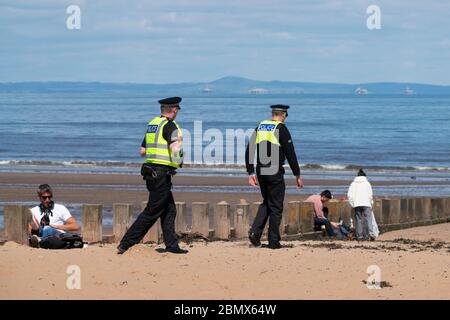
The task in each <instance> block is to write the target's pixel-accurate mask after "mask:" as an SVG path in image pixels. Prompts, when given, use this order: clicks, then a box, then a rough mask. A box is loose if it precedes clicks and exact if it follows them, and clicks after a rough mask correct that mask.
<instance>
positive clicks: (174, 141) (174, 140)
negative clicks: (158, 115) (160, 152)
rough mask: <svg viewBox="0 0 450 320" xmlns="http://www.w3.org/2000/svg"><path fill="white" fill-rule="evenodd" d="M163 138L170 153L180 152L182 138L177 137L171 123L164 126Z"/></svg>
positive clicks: (174, 126) (173, 125) (176, 131)
mask: <svg viewBox="0 0 450 320" xmlns="http://www.w3.org/2000/svg"><path fill="white" fill-rule="evenodd" d="M163 137H164V139H166V141H168V143H169V148H170V150H172V152H178V151H180V150H181V146H182V143H183V138H182V137H181V136H179V135H178V128H177V126H176V125H175V124H174V123H173V122H172V121H170V122H169V123H168V124H167V125H165V126H164V129H163Z"/></svg>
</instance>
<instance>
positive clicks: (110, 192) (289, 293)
mask: <svg viewBox="0 0 450 320" xmlns="http://www.w3.org/2000/svg"><path fill="white" fill-rule="evenodd" d="M44 181H45V182H47V183H50V184H51V185H54V186H56V187H55V196H56V200H57V201H62V202H67V203H70V202H77V203H100V204H104V205H111V204H112V203H117V202H126V203H133V204H134V205H135V206H136V208H138V207H139V206H140V203H141V202H142V201H144V200H146V198H147V191H146V190H145V187H144V185H143V181H142V179H141V177H140V176H138V175H136V176H134V175H119V174H118V175H104V174H44V173H33V174H28V173H27V174H24V173H1V174H0V189H1V190H0V191H1V192H0V201H2V202H4V203H7V202H21V201H24V202H30V201H35V187H36V186H37V185H38V184H39V183H42V182H44ZM175 183H176V184H177V185H186V186H191V185H196V186H214V185H231V186H233V185H238V186H246V183H247V181H246V179H242V178H233V177H220V178H217V177H191V176H181V175H180V176H177V177H176V178H175ZM292 183H293V181H288V184H292ZM305 183H308V184H317V185H318V186H322V187H324V188H326V187H330V188H331V187H332V186H333V185H336V184H343V185H344V184H347V183H348V181H336V180H333V181H324V180H320V181H314V180H310V181H305ZM387 183H390V182H387ZM393 183H394V182H393ZM175 199H176V201H186V202H187V203H188V205H189V204H190V203H192V202H194V201H209V202H210V203H215V202H219V201H222V200H226V201H228V202H230V203H231V204H234V203H238V202H239V201H240V199H245V200H247V201H249V202H251V201H259V200H260V199H261V198H260V195H259V192H258V190H254V192H251V193H237V192H236V193H233V192H228V193H216V192H176V193H175ZM291 200H299V196H292V195H288V196H287V197H286V202H287V201H291ZM285 244H287V245H289V246H291V247H289V248H283V249H280V250H269V249H265V248H252V247H250V246H249V244H248V242H247V241H232V242H223V241H219V242H204V241H197V242H192V243H182V246H183V247H186V248H188V249H189V250H190V253H189V254H188V255H181V256H180V255H171V254H168V253H160V252H158V249H161V248H163V245H151V244H141V245H137V246H135V247H133V248H131V249H130V250H129V251H128V252H126V254H124V255H122V256H119V255H117V254H116V250H115V247H116V245H115V244H104V245H100V244H96V245H90V246H89V247H87V248H85V249H81V250H80V249H76V250H67V251H48V250H43V249H33V248H30V247H27V246H22V245H18V244H16V243H13V242H7V243H5V244H4V245H2V246H0V252H1V254H0V299H450V290H449V289H448V288H449V287H450V280H449V279H448V272H449V271H448V270H449V267H450V224H441V225H434V226H427V227H419V228H413V229H407V230H399V231H394V232H389V233H385V234H382V235H381V237H380V238H379V241H376V242H360V243H358V242H347V241H346V242H342V241H335V242H330V241H292V242H285ZM371 265H376V266H379V268H380V270H381V281H382V288H381V289H368V288H367V286H366V284H365V283H364V282H363V281H365V280H367V278H368V274H367V268H368V267H369V266H371ZM70 266H78V267H79V268H80V271H81V278H80V280H81V289H80V290H77V289H74V290H69V289H68V288H67V286H66V282H67V279H68V277H69V274H68V273H67V270H68V267H70Z"/></svg>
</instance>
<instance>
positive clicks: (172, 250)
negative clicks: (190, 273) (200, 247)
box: [166, 247, 189, 254]
mask: <svg viewBox="0 0 450 320" xmlns="http://www.w3.org/2000/svg"><path fill="white" fill-rule="evenodd" d="M166 252H170V253H176V254H186V253H188V252H189V251H188V250H185V249H181V248H180V247H178V248H166Z"/></svg>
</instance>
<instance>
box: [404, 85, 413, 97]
mask: <svg viewBox="0 0 450 320" xmlns="http://www.w3.org/2000/svg"><path fill="white" fill-rule="evenodd" d="M405 94H406V95H407V96H409V95H412V94H414V91H413V90H411V89H410V88H408V87H406V89H405Z"/></svg>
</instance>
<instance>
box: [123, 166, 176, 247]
mask: <svg viewBox="0 0 450 320" xmlns="http://www.w3.org/2000/svg"><path fill="white" fill-rule="evenodd" d="M169 170H170V169H169V168H167V169H165V168H164V167H155V171H154V173H153V174H151V175H148V176H145V181H146V185H147V190H148V191H149V195H148V202H147V206H146V207H145V209H144V211H142V213H141V214H140V215H139V216H138V217H137V219H136V221H134V223H133V224H132V225H131V227H130V229H128V231H127V233H126V234H125V235H124V236H123V238H122V240H121V241H120V246H121V247H122V248H124V249H128V248H129V247H131V246H133V245H135V244H137V243H139V242H141V240H142V238H144V236H145V235H146V234H147V232H148V230H149V229H150V228H151V227H152V226H153V225H154V224H155V222H156V221H157V220H158V218H160V219H161V227H162V232H163V238H164V243H165V245H166V248H178V237H177V235H176V233H175V217H176V214H177V209H176V206H175V201H174V199H173V195H172V191H171V189H172V176H171V175H170V174H169Z"/></svg>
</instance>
